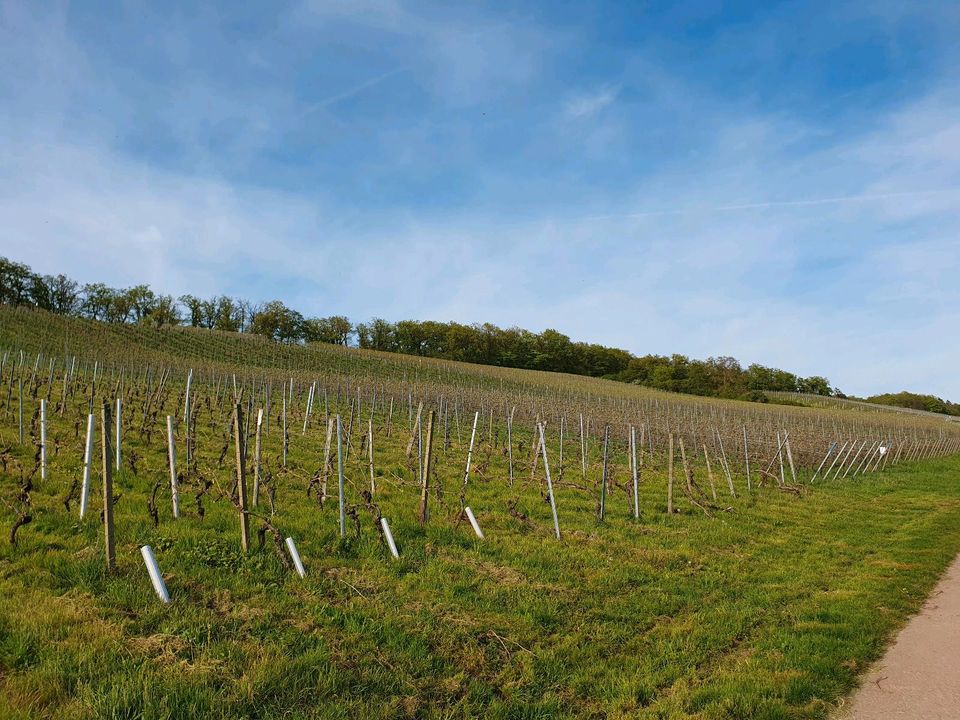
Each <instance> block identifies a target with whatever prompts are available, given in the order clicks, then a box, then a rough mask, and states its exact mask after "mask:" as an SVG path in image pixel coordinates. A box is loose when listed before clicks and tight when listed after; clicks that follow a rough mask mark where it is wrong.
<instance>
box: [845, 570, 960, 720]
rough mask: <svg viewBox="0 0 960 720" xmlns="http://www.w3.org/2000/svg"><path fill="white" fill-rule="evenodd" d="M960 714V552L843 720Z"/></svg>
mask: <svg viewBox="0 0 960 720" xmlns="http://www.w3.org/2000/svg"><path fill="white" fill-rule="evenodd" d="M896 718H910V720H919V719H920V718H922V719H923V720H940V719H943V720H947V719H949V720H957V718H960V556H958V557H957V558H956V559H955V560H954V561H953V564H952V565H951V566H950V567H949V568H948V570H947V572H946V573H944V575H943V577H942V578H940V582H939V583H937V586H936V588H934V590H933V592H932V593H931V594H930V597H929V598H927V601H926V603H925V604H924V606H923V609H922V610H921V611H920V613H919V614H918V615H917V616H916V617H914V618H913V619H912V620H911V621H910V622H909V623H908V624H907V626H906V627H905V628H904V629H903V630H901V631H900V634H899V635H898V636H897V639H896V641H895V642H894V644H893V645H892V646H891V647H890V648H889V649H888V650H887V652H886V654H885V655H884V656H883V659H882V660H880V662H879V663H877V664H876V665H875V666H874V667H873V668H872V669H871V670H870V672H869V673H867V675H866V676H865V677H864V680H863V685H862V687H861V688H860V690H858V691H857V692H856V693H855V694H854V696H853V698H852V700H850V701H848V703H847V707H846V708H845V709H844V711H843V712H841V713H840V714H839V716H838V720H895V719H896Z"/></svg>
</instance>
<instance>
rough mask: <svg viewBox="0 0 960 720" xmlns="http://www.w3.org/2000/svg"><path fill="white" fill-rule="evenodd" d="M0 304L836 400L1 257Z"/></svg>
mask: <svg viewBox="0 0 960 720" xmlns="http://www.w3.org/2000/svg"><path fill="white" fill-rule="evenodd" d="M0 302H2V303H5V304H7V305H14V306H27V307H33V308H38V309H42V310H46V311H48V312H52V313H58V314H62V315H74V316H78V317H84V318H89V319H91V320H99V321H103V322H109V323H139V324H145V325H153V326H164V325H188V326H192V327H199V328H207V329H210V330H222V331H226V332H239V333H253V334H256V335H262V336H264V337H268V338H270V339H272V340H274V341H276V342H279V343H311V342H324V343H332V344H337V345H344V346H350V345H355V346H358V347H361V348H367V349H372V350H381V351H385V352H395V353H404V354H408V355H419V356H422V357H432V358H441V359H446V360H461V361H464V362H472V363H480V364H484V365H498V366H502V367H513V368H523V369H529V370H546V371H551V372H566V373H573V374H577V375H588V376H592V377H603V378H610V379H614V380H620V381H623V382H630V383H635V384H638V385H644V386H647V387H652V388H658V389H661V390H669V391H673V392H682V393H689V394H693V395H706V396H714V397H724V398H743V399H752V400H756V401H761V402H763V401H765V400H766V397H765V396H764V395H763V393H764V392H765V391H788V392H806V393H814V394H818V395H839V396H842V393H840V391H839V390H837V389H835V388H832V387H831V386H830V382H829V381H828V380H827V379H826V378H825V377H820V376H813V377H808V378H804V377H800V376H798V375H795V374H793V373H790V372H787V371H786V370H780V369H777V368H769V367H764V366H762V365H758V364H753V365H749V366H748V367H746V368H743V367H742V366H741V365H740V363H739V362H738V361H737V360H736V359H735V358H732V357H715V358H708V359H707V360H695V359H691V358H688V357H686V356H684V355H671V356H669V357H667V356H663V355H643V356H636V355H633V354H632V353H630V352H628V351H627V350H622V349H620V348H611V347H606V346H604V345H598V344H596V343H585V342H576V341H573V340H571V339H570V338H569V337H568V336H567V335H564V334H563V333H561V332H558V331H556V330H544V331H543V332H540V333H534V332H531V331H529V330H524V329H522V328H516V327H513V328H500V327H497V326H496V325H491V324H490V323H483V324H473V325H465V324H462V323H457V322H436V321H432V320H424V321H419V320H401V321H399V322H389V321H387V320H384V319H382V318H374V319H372V320H370V321H369V322H366V323H358V324H356V325H354V324H353V323H352V322H351V321H350V320H349V319H348V318H347V317H345V316H342V315H332V316H330V317H304V316H303V315H302V314H301V313H299V312H298V311H296V310H294V309H292V308H289V307H287V306H286V305H285V304H284V303H283V302H281V301H279V300H272V301H270V302H266V303H252V302H250V301H248V300H244V299H239V298H231V297H227V296H223V295H219V296H214V297H211V298H200V297H197V296H194V295H182V296H180V297H178V298H175V297H173V296H172V295H164V294H158V293H155V292H154V291H153V290H151V289H150V287H149V286H147V285H135V286H133V287H129V288H111V287H109V286H107V285H105V284H103V283H90V284H84V285H81V284H80V283H78V282H76V281H74V280H72V279H70V278H69V277H67V276H65V275H63V274H59V275H39V274H37V273H34V272H33V271H32V270H31V269H30V267H29V266H27V265H24V264H23V263H18V262H14V261H12V260H9V259H7V258H0Z"/></svg>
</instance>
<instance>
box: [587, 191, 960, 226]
mask: <svg viewBox="0 0 960 720" xmlns="http://www.w3.org/2000/svg"><path fill="white" fill-rule="evenodd" d="M951 193H960V188H945V189H942V190H907V191H903V192H890V193H874V194H864V195H841V196H838V197H829V198H812V199H809V200H773V201H770V202H753V203H736V204H731V205H712V206H705V207H689V208H677V209H673V210H649V211H643V212H636V213H618V214H610V215H590V216H588V217H586V218H585V219H586V220H605V219H610V220H614V219H617V218H643V217H655V216H660V215H695V214H698V213H711V212H731V211H735V210H763V209H766V208H778V207H803V206H807V205H841V204H843V203H854V202H867V201H871V200H891V199H894V198H906V197H923V196H929V195H947V194H951Z"/></svg>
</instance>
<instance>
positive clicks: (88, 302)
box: [81, 283, 116, 320]
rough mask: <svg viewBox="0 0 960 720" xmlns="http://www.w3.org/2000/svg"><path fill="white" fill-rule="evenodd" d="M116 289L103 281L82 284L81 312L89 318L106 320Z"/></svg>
mask: <svg viewBox="0 0 960 720" xmlns="http://www.w3.org/2000/svg"><path fill="white" fill-rule="evenodd" d="M115 293H116V291H115V290H113V289H111V288H109V287H107V286H106V285H104V284H103V283H89V284H87V285H84V286H83V300H82V301H81V308H82V313H83V315H84V316H85V317H88V318H90V319H91V320H108V319H109V314H110V307H111V305H113V298H114V295H115Z"/></svg>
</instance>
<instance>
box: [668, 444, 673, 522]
mask: <svg viewBox="0 0 960 720" xmlns="http://www.w3.org/2000/svg"><path fill="white" fill-rule="evenodd" d="M667 452H668V457H667V515H673V433H670V445H669V450H668V451H667Z"/></svg>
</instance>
